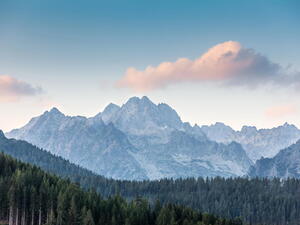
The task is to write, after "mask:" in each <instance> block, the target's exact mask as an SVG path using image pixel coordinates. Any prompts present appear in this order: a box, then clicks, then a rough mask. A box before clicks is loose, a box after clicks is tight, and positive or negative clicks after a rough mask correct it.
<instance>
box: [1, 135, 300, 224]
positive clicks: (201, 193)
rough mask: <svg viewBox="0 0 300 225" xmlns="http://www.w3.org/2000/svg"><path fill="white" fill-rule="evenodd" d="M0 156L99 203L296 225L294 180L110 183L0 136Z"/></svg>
mask: <svg viewBox="0 0 300 225" xmlns="http://www.w3.org/2000/svg"><path fill="white" fill-rule="evenodd" d="M0 151H3V152H5V153H6V154H9V155H11V156H13V157H15V158H17V159H20V160H21V161H23V162H28V163H30V164H33V165H37V166H39V167H41V168H42V169H43V170H46V171H49V172H51V173H53V174H56V175H59V176H61V177H67V178H70V180H71V181H73V182H76V183H80V185H81V186H82V187H85V188H86V189H89V188H94V189H95V190H96V191H97V192H98V193H100V194H102V196H104V197H108V196H109V195H114V194H116V193H120V194H121V195H122V196H123V197H125V198H127V199H134V198H135V197H136V196H143V197H145V198H148V199H149V201H151V202H154V201H155V200H156V199H159V200H160V201H161V202H162V203H177V204H181V205H185V206H189V207H192V208H194V209H198V210H200V211H202V212H209V213H212V214H215V215H219V216H223V217H225V218H236V217H242V218H243V219H244V220H245V221H246V222H248V223H251V224H280V225H284V224H300V223H299V221H300V191H299V190H300V180H297V179H288V180H284V181H280V179H272V180H270V179H263V178H260V179H247V178H235V179H224V178H214V179H205V178H198V179H193V178H191V179H177V180H168V179H163V180H160V181H143V182H134V181H116V180H112V179H106V178H104V177H102V176H98V175H95V174H93V173H92V172H90V171H88V170H85V169H82V168H80V167H78V166H76V165H74V164H71V163H69V162H68V161H66V160H64V159H62V158H60V157H56V156H53V155H51V154H50V153H48V152H46V151H43V150H40V149H38V148H36V147H34V146H33V145H31V144H28V143H27V142H24V141H17V140H14V139H7V138H5V137H4V135H3V134H2V135H1V134H0Z"/></svg>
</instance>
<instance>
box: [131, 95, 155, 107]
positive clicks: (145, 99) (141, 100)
mask: <svg viewBox="0 0 300 225" xmlns="http://www.w3.org/2000/svg"><path fill="white" fill-rule="evenodd" d="M141 103H144V104H145V103H146V104H154V103H153V102H152V101H151V100H150V99H149V98H148V97H147V96H143V97H141V98H139V97H137V96H134V97H131V98H129V99H128V101H127V102H126V103H125V105H128V104H141ZM154 105H155V104H154Z"/></svg>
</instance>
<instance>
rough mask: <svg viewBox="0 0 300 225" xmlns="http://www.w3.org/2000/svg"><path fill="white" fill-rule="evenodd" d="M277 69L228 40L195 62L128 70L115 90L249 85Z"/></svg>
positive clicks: (267, 61) (180, 61)
mask: <svg viewBox="0 0 300 225" xmlns="http://www.w3.org/2000/svg"><path fill="white" fill-rule="evenodd" d="M279 69H280V67H279V66H278V65H277V64H275V63H272V62H270V61H269V60H268V59H267V58H266V57H265V56H262V55H260V54H258V53H256V52H255V51H254V50H252V49H246V48H243V47H242V46H241V44H240V43H238V42H234V41H228V42H224V43H221V44H218V45H216V46H214V47H212V48H210V49H209V50H208V51H207V52H206V53H204V54H203V55H202V56H200V57H199V58H197V59H195V60H190V59H188V58H179V59H178V60H176V61H175V62H162V63H161V64H159V65H158V66H156V67H154V66H148V67H147V68H146V69H145V70H141V71H140V70H137V69H135V68H133V67H131V68H128V69H127V71H126V73H125V75H124V77H123V78H122V79H121V80H119V81H118V82H117V86H118V87H127V88H131V89H133V90H135V91H139V92H143V91H148V90H152V89H157V88H163V87H166V86H168V85H170V84H173V83H179V82H203V81H215V82H221V81H222V82H223V81H227V82H228V83H232V84H239V83H241V82H243V83H244V84H245V83H246V84H247V85H248V84H251V83H253V82H256V80H258V79H262V78H263V79H264V78H266V77H268V76H271V75H273V74H275V73H277V72H278V70H279Z"/></svg>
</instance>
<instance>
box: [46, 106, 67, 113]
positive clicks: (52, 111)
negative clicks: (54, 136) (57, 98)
mask: <svg viewBox="0 0 300 225" xmlns="http://www.w3.org/2000/svg"><path fill="white" fill-rule="evenodd" d="M48 113H50V114H51V115H64V114H63V113H62V112H61V111H59V110H58V108H56V107H53V108H52V109H50V111H49V112H48Z"/></svg>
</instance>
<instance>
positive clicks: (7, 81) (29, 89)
mask: <svg viewBox="0 0 300 225" xmlns="http://www.w3.org/2000/svg"><path fill="white" fill-rule="evenodd" d="M41 91H42V90H41V88H36V87H33V86H32V85H30V84H28V83H26V82H24V81H20V80H17V79H16V78H13V77H11V76H8V75H0V102H12V101H17V100H19V99H20V98H21V97H24V96H33V95H37V94H39V93H41Z"/></svg>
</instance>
